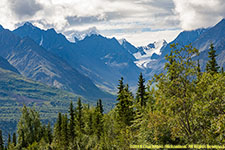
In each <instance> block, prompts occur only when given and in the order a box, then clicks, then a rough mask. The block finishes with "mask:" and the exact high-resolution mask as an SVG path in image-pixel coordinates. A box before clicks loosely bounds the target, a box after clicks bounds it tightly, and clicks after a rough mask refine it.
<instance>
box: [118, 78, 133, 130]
mask: <svg viewBox="0 0 225 150" xmlns="http://www.w3.org/2000/svg"><path fill="white" fill-rule="evenodd" d="M118 90H119V91H118V94H117V101H118V102H117V104H116V111H117V113H118V118H117V119H118V121H119V122H120V123H122V124H124V125H126V126H130V125H131V121H132V120H133V108H132V105H133V103H132V102H133V96H132V93H131V92H130V91H129V88H128V85H126V86H124V84H123V78H121V80H119V86H118Z"/></svg>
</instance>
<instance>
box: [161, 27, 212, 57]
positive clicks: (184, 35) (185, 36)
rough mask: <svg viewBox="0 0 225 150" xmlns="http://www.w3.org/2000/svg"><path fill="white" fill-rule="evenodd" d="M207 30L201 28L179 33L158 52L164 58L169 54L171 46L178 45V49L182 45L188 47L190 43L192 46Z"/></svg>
mask: <svg viewBox="0 0 225 150" xmlns="http://www.w3.org/2000/svg"><path fill="white" fill-rule="evenodd" d="M207 30H208V29H204V28H201V29H196V30H191V31H183V32H181V33H180V34H179V35H178V36H177V37H176V38H175V39H174V40H173V41H172V42H170V43H168V44H167V45H166V46H165V47H162V48H161V49H160V52H161V53H162V56H161V57H165V55H166V54H168V53H169V52H170V45H171V44H174V43H175V44H176V43H179V45H180V47H182V46H184V45H188V44H190V43H192V44H193V42H194V41H195V40H197V39H198V38H199V36H200V35H201V34H203V33H204V32H206V31H207Z"/></svg>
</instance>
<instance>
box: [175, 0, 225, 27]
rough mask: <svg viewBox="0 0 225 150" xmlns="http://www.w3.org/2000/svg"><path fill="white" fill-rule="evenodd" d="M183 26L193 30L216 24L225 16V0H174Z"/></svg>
mask: <svg viewBox="0 0 225 150" xmlns="http://www.w3.org/2000/svg"><path fill="white" fill-rule="evenodd" d="M173 1H174V3H175V12H176V13H177V14H178V15H179V20H180V21H181V27H182V28H183V29H185V30H191V29H196V28H201V27H208V26H212V25H215V23H217V22H218V21H220V20H221V19H222V18H224V17H225V3H224V0H173Z"/></svg>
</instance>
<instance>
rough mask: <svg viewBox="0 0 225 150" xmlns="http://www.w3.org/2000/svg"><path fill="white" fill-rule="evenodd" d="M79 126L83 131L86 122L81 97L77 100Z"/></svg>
mask: <svg viewBox="0 0 225 150" xmlns="http://www.w3.org/2000/svg"><path fill="white" fill-rule="evenodd" d="M76 110H77V117H76V120H77V126H78V130H79V131H80V132H81V133H82V132H83V128H84V122H83V112H82V111H83V106H82V103H81V99H80V98H79V99H78V101H77V108H76Z"/></svg>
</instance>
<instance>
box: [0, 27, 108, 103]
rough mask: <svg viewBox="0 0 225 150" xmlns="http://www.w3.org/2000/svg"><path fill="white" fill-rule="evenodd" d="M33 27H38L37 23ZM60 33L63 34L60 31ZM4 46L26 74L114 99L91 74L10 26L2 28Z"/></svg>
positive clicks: (4, 53) (89, 95) (0, 53)
mask: <svg viewBox="0 0 225 150" xmlns="http://www.w3.org/2000/svg"><path fill="white" fill-rule="evenodd" d="M26 26H30V24H26ZM32 28H33V29H34V30H36V28H35V27H32ZM54 33H55V32H54V30H52V29H50V30H49V31H48V34H49V35H52V34H54ZM34 35H35V34H34ZM60 37H63V36H62V35H60ZM60 37H59V38H60ZM50 42H51V41H50ZM0 48H1V49H2V50H1V51H0V56H2V57H4V58H5V59H7V60H8V61H9V62H10V63H11V64H12V65H13V66H14V67H15V68H16V69H17V70H18V71H19V72H20V73H21V74H22V75H24V76H26V77H28V78H30V79H32V80H35V81H39V82H42V83H44V84H47V85H50V86H54V87H57V88H61V89H64V90H68V91H70V92H73V93H76V94H78V95H82V96H84V97H87V98H90V99H92V100H93V99H97V98H100V97H101V98H103V99H104V98H105V99H108V98H109V99H112V96H111V95H110V94H107V93H105V92H103V91H102V90H100V89H99V88H97V87H96V86H95V85H94V84H93V82H92V81H91V80H90V79H89V78H88V77H86V76H84V75H82V74H81V73H79V72H78V71H77V70H76V69H74V68H72V67H71V66H70V65H69V64H68V63H67V62H66V61H64V60H63V59H61V58H60V57H58V56H55V55H53V54H52V53H50V52H48V51H47V50H45V49H44V48H43V47H42V46H40V45H39V44H37V43H36V42H34V41H33V40H32V39H30V38H29V37H27V36H24V37H23V38H21V37H19V36H16V35H15V34H14V33H12V32H11V31H9V30H3V31H2V32H0Z"/></svg>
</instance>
